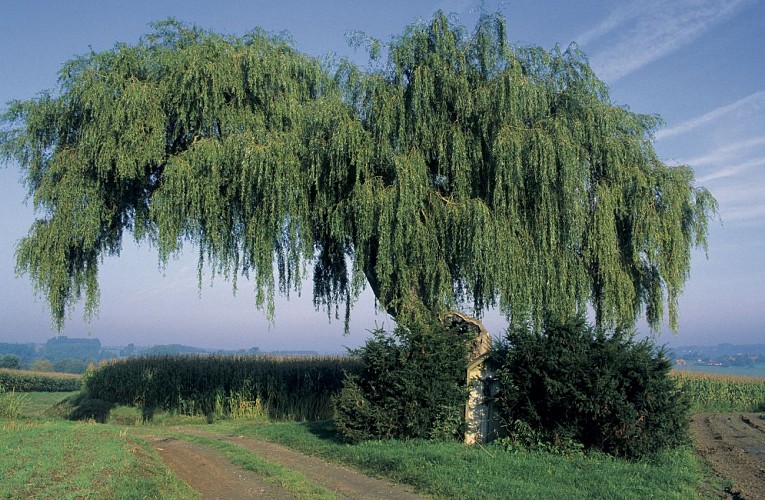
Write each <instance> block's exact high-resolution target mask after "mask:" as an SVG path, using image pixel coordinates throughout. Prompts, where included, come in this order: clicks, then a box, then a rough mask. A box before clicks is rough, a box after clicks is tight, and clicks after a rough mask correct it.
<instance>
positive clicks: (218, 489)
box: [144, 428, 423, 499]
mask: <svg viewBox="0 0 765 500" xmlns="http://www.w3.org/2000/svg"><path fill="white" fill-rule="evenodd" d="M174 430H177V431H179V432H180V433H183V434H188V435H194V436H200V437H206V438H213V439H220V440H225V441H228V442H230V443H234V444H237V445H239V446H241V447H243V448H246V449H247V450H248V451H250V452H252V453H254V454H256V455H258V456H260V457H261V458H264V459H266V460H268V461H270V462H275V463H278V464H281V465H282V466H284V467H286V468H288V469H290V470H293V471H297V472H300V473H301V474H303V475H304V476H305V477H306V478H307V479H308V480H310V481H312V482H313V483H315V484H317V485H319V486H322V487H324V488H326V489H327V490H329V491H331V492H333V493H334V495H335V496H336V497H337V498H358V499H378V498H380V499H382V498H385V499H389V498H394V499H416V498H423V497H422V496H419V495H417V494H415V493H413V492H412V491H411V489H409V488H407V487H404V486H401V485H397V484H393V483H390V482H388V481H384V480H382V479H377V478H373V477H369V476H366V475H364V474H362V473H360V472H358V471H355V470H353V469H350V468H347V467H343V466H340V465H335V464H331V463H328V462H325V461H324V460H321V459H319V458H316V457H311V456H307V455H303V454H302V453H298V452H296V451H293V450H291V449H289V448H286V447H284V446H280V445H277V444H274V443H269V442H266V441H263V440H260V439H257V438H251V437H244V436H224V435H221V434H214V433H208V432H204V431H199V430H194V429H188V428H176V429H174ZM144 439H147V440H148V441H149V442H150V443H151V444H152V446H153V447H154V449H156V450H157V452H158V453H159V455H160V457H162V460H163V461H164V462H165V464H166V465H167V466H168V467H169V468H170V469H171V470H172V471H173V472H175V473H176V474H177V475H178V477H180V478H181V479H182V480H183V481H185V482H186V483H188V484H189V485H190V486H191V487H192V488H194V489H195V490H197V491H198V492H199V493H201V495H202V498H221V499H222V498H273V499H282V498H294V496H293V495H291V494H290V493H289V492H287V491H284V490H283V489H281V488H279V487H278V486H276V485H273V484H269V483H268V482H265V481H263V478H262V477H261V476H259V475H258V474H256V473H254V472H252V471H246V470H243V469H241V468H239V467H237V466H236V465H234V464H232V463H231V462H230V461H229V460H228V459H227V458H226V457H225V455H224V454H223V453H222V452H219V451H216V450H213V449H211V448H209V447H206V446H204V445H201V444H197V443H190V442H187V441H184V440H182V439H174V438H168V437H162V436H147V435H144Z"/></svg>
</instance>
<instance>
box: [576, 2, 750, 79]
mask: <svg viewBox="0 0 765 500" xmlns="http://www.w3.org/2000/svg"><path fill="white" fill-rule="evenodd" d="M750 3H752V2H751V0H673V1H663V0H644V1H641V2H632V3H630V4H629V5H628V6H626V7H621V8H620V9H617V10H616V11H614V12H613V13H612V14H610V15H609V16H608V17H607V18H606V19H604V20H603V21H602V22H601V23H600V24H599V25H597V26H596V27H595V28H593V29H591V30H588V31H587V32H585V33H582V34H581V35H580V36H579V37H577V38H576V40H577V42H578V43H579V44H580V45H591V44H593V43H594V42H597V41H598V40H600V39H601V38H604V37H608V40H606V41H604V42H605V43H604V45H606V44H607V46H608V48H605V49H602V50H600V51H598V50H597V47H595V52H594V54H593V55H592V56H591V58H590V60H591V62H592V66H593V68H594V69H595V72H596V73H597V74H598V76H600V78H602V79H603V80H605V81H607V82H609V83H613V82H615V81H617V80H619V79H620V78H623V77H624V76H626V75H628V74H630V73H632V72H633V71H636V70H638V69H640V68H642V67H643V66H645V65H647V64H649V63H651V62H653V61H656V60H658V59H661V58H662V57H664V56H666V55H668V54H670V53H672V52H674V51H675V50H677V49H679V48H680V47H682V46H684V45H687V44H688V43H690V42H692V41H693V40H694V39H696V38H697V37H698V36H700V35H701V34H703V33H705V32H706V31H708V30H709V29H710V28H712V27H713V26H715V25H717V24H719V23H720V22H722V21H724V20H726V19H728V18H729V17H730V16H731V15H733V14H734V13H736V12H737V11H739V10H740V9H741V8H742V7H744V6H745V5H746V4H750Z"/></svg>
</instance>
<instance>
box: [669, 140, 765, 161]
mask: <svg viewBox="0 0 765 500" xmlns="http://www.w3.org/2000/svg"><path fill="white" fill-rule="evenodd" d="M762 145H765V135H761V136H759V137H751V138H749V139H744V140H742V141H738V142H734V143H733V144H729V145H728V146H725V147H723V148H719V149H716V150H715V151H713V152H711V153H708V154H706V155H704V156H697V157H695V158H689V159H682V160H678V161H677V162H676V163H677V164H680V165H690V166H691V167H694V168H696V167H701V166H704V165H720V164H721V163H725V162H730V161H733V160H734V159H735V158H740V157H741V156H742V155H743V154H744V153H746V152H748V151H749V150H750V149H753V148H756V147H759V146H762Z"/></svg>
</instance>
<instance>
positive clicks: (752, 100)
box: [655, 90, 765, 140]
mask: <svg viewBox="0 0 765 500" xmlns="http://www.w3.org/2000/svg"><path fill="white" fill-rule="evenodd" d="M758 104H765V90H761V91H759V92H755V93H754V94H750V95H748V96H746V97H743V98H741V99H739V100H738V101H736V102H734V103H732V104H728V105H725V106H721V107H719V108H717V109H713V110H712V111H710V112H708V113H705V114H703V115H701V116H697V117H695V118H691V119H690V120H687V121H685V122H683V123H680V124H678V125H675V126H674V127H671V128H667V129H663V130H659V131H658V132H656V135H655V137H656V140H659V139H666V138H667V137H673V136H676V135H680V134H685V133H687V132H690V131H691V130H694V129H696V128H698V127H701V126H703V125H706V124H708V123H712V122H714V121H716V120H719V119H720V118H722V117H724V116H725V115H728V114H730V113H734V112H736V111H739V110H741V109H750V108H752V107H753V106H756V105H758Z"/></svg>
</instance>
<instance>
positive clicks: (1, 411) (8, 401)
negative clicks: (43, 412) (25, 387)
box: [0, 386, 29, 419]
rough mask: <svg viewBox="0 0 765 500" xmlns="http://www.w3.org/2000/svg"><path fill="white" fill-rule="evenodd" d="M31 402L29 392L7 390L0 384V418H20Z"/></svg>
mask: <svg viewBox="0 0 765 500" xmlns="http://www.w3.org/2000/svg"><path fill="white" fill-rule="evenodd" d="M27 404H29V395H28V394H16V393H15V392H14V391H11V392H7V391H6V390H5V389H4V388H3V387H2V386H0V418H10V419H14V418H19V417H20V416H21V414H22V413H23V412H24V408H26V406H27Z"/></svg>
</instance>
